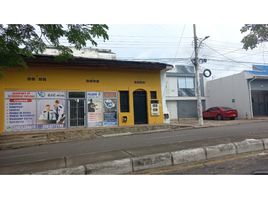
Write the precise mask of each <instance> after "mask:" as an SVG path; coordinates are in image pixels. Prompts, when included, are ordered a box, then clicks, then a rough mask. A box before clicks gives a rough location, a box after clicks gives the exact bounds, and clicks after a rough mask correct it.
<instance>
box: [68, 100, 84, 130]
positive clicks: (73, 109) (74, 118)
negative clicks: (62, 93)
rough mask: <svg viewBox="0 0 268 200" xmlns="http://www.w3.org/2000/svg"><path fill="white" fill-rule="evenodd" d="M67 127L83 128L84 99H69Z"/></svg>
mask: <svg viewBox="0 0 268 200" xmlns="http://www.w3.org/2000/svg"><path fill="white" fill-rule="evenodd" d="M69 126H70V127H76V126H85V100H84V99H69Z"/></svg>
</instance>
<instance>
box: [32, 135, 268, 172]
mask: <svg viewBox="0 0 268 200" xmlns="http://www.w3.org/2000/svg"><path fill="white" fill-rule="evenodd" d="M261 150H268V138H264V139H246V140H243V141H241V142H234V143H227V144H220V145H215V146H207V147H201V148H194V149H185V150H179V151H173V152H165V153H158V154H151V155H145V156H138V157H133V158H126V159H121V160H113V161H107V162H101V163H93V164H86V165H81V166H78V167H72V168H61V169H56V170H48V171H43V172H37V173H32V174H39V175H45V174H46V175H59V174H63V175H67V174H129V173H132V172H137V171H141V170H145V169H152V168H157V167H167V166H172V165H178V164H184V163H191V162H197V161H205V160H209V159H213V158H218V157H222V156H229V155H237V154H240V153H246V152H254V151H261Z"/></svg>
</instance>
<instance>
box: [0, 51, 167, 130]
mask: <svg viewBox="0 0 268 200" xmlns="http://www.w3.org/2000/svg"><path fill="white" fill-rule="evenodd" d="M166 67H167V65H166V64H162V63H150V62H131V61H119V60H104V59H89V58H75V59H73V60H71V61H68V62H65V63H63V64H62V63H58V62H56V61H55V59H54V57H53V56H36V58H35V59H31V60H28V68H27V69H21V68H20V69H19V68H13V69H8V70H5V71H4V73H3V77H2V78H1V79H0V85H1V86H0V107H1V109H0V116H2V117H1V118H0V132H1V133H6V134H10V133H13V132H18V131H30V130H35V131H36V130H45V129H60V128H82V127H85V128H92V127H107V126H132V125H135V124H162V123H163V111H162V92H161V80H160V72H161V70H164V69H165V68H166Z"/></svg>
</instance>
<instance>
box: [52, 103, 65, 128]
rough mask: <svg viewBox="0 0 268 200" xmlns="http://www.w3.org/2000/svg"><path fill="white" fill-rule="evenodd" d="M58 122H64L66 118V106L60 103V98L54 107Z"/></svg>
mask: <svg viewBox="0 0 268 200" xmlns="http://www.w3.org/2000/svg"><path fill="white" fill-rule="evenodd" d="M53 111H54V113H55V117H56V123H57V124H63V123H64V120H65V118H66V117H65V113H64V106H63V105H62V104H60V101H59V100H58V99H56V100H55V103H54V109H53Z"/></svg>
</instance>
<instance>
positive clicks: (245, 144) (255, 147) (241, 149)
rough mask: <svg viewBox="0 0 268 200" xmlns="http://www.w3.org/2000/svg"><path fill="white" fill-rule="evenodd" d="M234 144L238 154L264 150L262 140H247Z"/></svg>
mask: <svg viewBox="0 0 268 200" xmlns="http://www.w3.org/2000/svg"><path fill="white" fill-rule="evenodd" d="M234 144H235V146H236V149H237V153H246V152H251V151H260V150H264V147H263V143H262V140H256V139H247V140H244V141H242V142H235V143H234Z"/></svg>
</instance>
